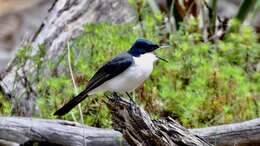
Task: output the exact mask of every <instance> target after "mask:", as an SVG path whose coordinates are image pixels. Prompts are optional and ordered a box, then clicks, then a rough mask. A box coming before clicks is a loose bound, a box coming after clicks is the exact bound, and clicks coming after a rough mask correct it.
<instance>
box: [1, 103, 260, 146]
mask: <svg viewBox="0 0 260 146" xmlns="http://www.w3.org/2000/svg"><path fill="white" fill-rule="evenodd" d="M107 105H108V107H109V109H110V110H111V114H112V121H113V128H114V129H115V130H118V131H120V132H121V133H122V134H121V133H120V132H117V131H114V130H108V129H101V128H93V127H89V126H85V125H81V124H79V123H76V122H69V121H63V120H44V119H34V118H22V117H0V140H1V139H2V140H5V141H10V142H16V143H19V144H23V143H26V142H30V141H36V142H45V143H51V144H56V145H66V146H75V145H79V146H81V145H84V144H85V145H92V146H100V145H102V146H103V145H109V146H117V145H123V146H125V145H128V144H127V143H129V144H130V145H142V146H145V145H155V146H157V145H160V146H165V145H170V146H174V145H177V146H179V145H187V146H196V145H200V146H201V145H202V146H206V145H215V146H234V145H236V146H259V145H260V118H258V119H254V120H250V121H246V122H242V123H235V124H227V125H220V126H213V127H208V128H197V129H189V130H187V129H185V128H184V127H182V126H181V125H180V124H178V123H177V122H175V121H174V120H173V119H171V118H169V117H168V118H162V119H159V120H151V118H150V117H149V115H148V114H147V113H146V112H145V111H144V110H143V109H142V108H140V107H138V106H136V105H135V104H133V103H129V102H128V101H126V100H123V99H118V100H114V99H109V100H108V101H107ZM123 137H124V138H123ZM124 139H125V140H127V142H126V141H125V140H124ZM208 142H209V143H211V144H209V143H208ZM0 145H1V143H0Z"/></svg>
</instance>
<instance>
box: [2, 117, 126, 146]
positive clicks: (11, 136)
mask: <svg viewBox="0 0 260 146" xmlns="http://www.w3.org/2000/svg"><path fill="white" fill-rule="evenodd" d="M0 139H3V140H5V141H11V142H16V143H18V144H25V143H28V142H30V141H34V142H35V141H36V142H45V143H48V145H49V144H56V145H66V146H87V145H91V146H104V145H107V146H118V145H120V144H123V145H127V144H126V142H125V141H124V140H123V139H122V135H121V133H120V132H117V131H113V130H108V129H100V128H93V127H88V126H84V125H80V124H78V123H75V122H70V121H62V120H43V119H33V118H22V117H0Z"/></svg>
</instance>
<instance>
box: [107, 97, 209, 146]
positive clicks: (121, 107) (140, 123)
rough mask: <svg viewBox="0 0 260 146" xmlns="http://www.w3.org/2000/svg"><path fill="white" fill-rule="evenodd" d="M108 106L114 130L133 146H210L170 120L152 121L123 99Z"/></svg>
mask: <svg viewBox="0 0 260 146" xmlns="http://www.w3.org/2000/svg"><path fill="white" fill-rule="evenodd" d="M107 105H108V108H109V109H110V110H111V113H112V121H113V128H114V129H115V130H118V131H120V132H121V133H122V134H123V136H124V138H125V139H126V140H127V142H128V143H129V144H130V145H132V146H137V145H138V146H151V145H152V146H182V145H187V146H211V144H210V143H208V142H207V141H205V140H204V139H203V138H201V137H199V136H197V135H195V134H193V133H191V132H190V131H189V130H187V129H185V128H184V127H182V126H181V125H180V124H178V123H177V122H175V121H174V120H173V119H171V118H164V119H160V120H157V121H152V120H151V118H150V116H149V115H148V114H147V113H146V112H145V111H144V110H143V109H142V108H140V107H138V106H136V105H135V104H132V103H129V102H128V101H126V100H124V99H121V98H117V99H116V100H114V99H110V100H109V101H108V102H107Z"/></svg>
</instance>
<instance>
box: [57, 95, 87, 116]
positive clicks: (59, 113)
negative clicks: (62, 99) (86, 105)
mask: <svg viewBox="0 0 260 146" xmlns="http://www.w3.org/2000/svg"><path fill="white" fill-rule="evenodd" d="M86 97H88V92H87V90H84V91H82V92H81V93H79V94H78V95H77V96H76V97H74V98H73V99H72V100H70V101H69V102H68V103H67V104H65V105H64V106H63V107H61V108H60V109H59V110H57V111H56V112H55V113H54V115H57V116H63V115H65V114H67V113H68V112H69V111H70V110H71V109H73V108H74V107H75V106H76V105H77V104H79V103H80V102H81V101H82V100H84V99H85V98H86Z"/></svg>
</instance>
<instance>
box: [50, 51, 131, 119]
mask: <svg viewBox="0 0 260 146" xmlns="http://www.w3.org/2000/svg"><path fill="white" fill-rule="evenodd" d="M132 63H133V57H132V55H130V54H129V53H123V54H120V55H118V56H117V57H115V58H113V59H112V60H111V61H109V62H107V63H106V64H105V65H103V66H102V67H101V68H100V69H99V70H98V71H97V72H96V73H95V75H94V76H93V77H92V78H91V79H90V81H89V83H88V85H87V86H86V88H85V90H84V91H82V92H81V93H80V94H78V95H77V96H76V97H74V98H73V99H72V100H70V101H69V102H68V103H67V104H65V105H64V106H63V107H61V108H60V109H59V110H57V111H56V112H55V113H54V115H58V116H62V115H65V114H66V113H68V112H69V111H70V110H71V109H72V108H74V107H75V106H76V105H77V104H79V103H80V102H81V101H82V100H84V99H85V98H86V97H87V96H88V92H90V91H91V90H93V89H95V88H97V87H98V86H100V85H102V84H103V83H104V82H106V81H108V80H110V79H112V78H114V77H115V76H117V75H119V74H121V73H122V72H123V71H125V70H126V69H127V68H128V67H129V66H130V65H131V64H132Z"/></svg>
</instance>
